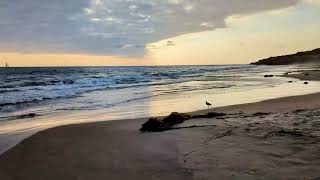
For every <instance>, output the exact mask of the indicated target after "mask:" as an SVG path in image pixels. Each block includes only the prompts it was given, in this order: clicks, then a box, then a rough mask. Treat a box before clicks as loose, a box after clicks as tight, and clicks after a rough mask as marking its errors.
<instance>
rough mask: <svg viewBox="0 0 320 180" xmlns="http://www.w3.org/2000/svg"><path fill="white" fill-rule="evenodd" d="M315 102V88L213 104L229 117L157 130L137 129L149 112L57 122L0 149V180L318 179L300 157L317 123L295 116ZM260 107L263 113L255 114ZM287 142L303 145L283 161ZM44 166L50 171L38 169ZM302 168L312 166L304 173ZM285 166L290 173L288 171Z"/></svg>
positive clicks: (315, 134) (318, 104)
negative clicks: (121, 117) (141, 115)
mask: <svg viewBox="0 0 320 180" xmlns="http://www.w3.org/2000/svg"><path fill="white" fill-rule="evenodd" d="M314 80H319V79H314ZM319 100H320V93H315V94H308V95H302V96H291V97H283V98H276V99H270V100H265V101H261V102H257V103H248V104H241V105H232V106H226V107H219V108H214V109H210V111H215V112H225V113H227V114H228V115H227V117H223V118H219V119H218V118H217V119H200V120H190V121H187V122H185V123H183V124H181V125H179V127H191V126H194V125H201V126H202V127H201V128H187V129H179V130H170V131H165V132H160V133H140V132H139V131H138V129H139V128H140V126H141V124H142V123H143V122H144V121H146V119H147V118H139V119H132V120H121V121H120V120H113V121H106V122H89V123H81V124H72V125H64V126H59V127H54V128H50V129H47V130H44V131H40V132H38V133H36V134H34V135H32V136H31V137H28V138H27V139H24V140H23V141H22V142H20V143H19V144H18V145H16V146H15V147H13V148H11V149H10V150H8V151H6V152H5V153H3V154H2V155H0V179H6V178H12V179H19V178H21V177H24V178H25V179H44V177H47V178H49V177H50V178H53V177H55V178H54V179H56V178H59V179H75V177H81V178H84V179H103V178H107V177H108V178H109V179H127V178H129V177H131V178H136V179H152V178H155V179H208V178H209V177H214V178H217V179H219V178H225V179H239V178H240V179H250V178H254V177H265V178H266V179H268V178H269V179H270V178H273V179H274V178H276V179H286V178H288V179H290V178H289V177H291V178H292V177H296V178H297V179H298V177H308V178H317V177H320V174H317V173H315V172H317V170H320V169H319V168H320V166H316V165H319V164H320V162H319V161H318V160H317V159H319V158H318V157H316V155H313V156H312V157H313V160H303V159H304V158H306V156H307V155H308V154H310V153H317V150H315V147H318V146H319V143H314V141H317V140H318V138H319V137H320V133H318V132H317V131H316V130H314V129H312V127H314V126H315V125H317V121H316V119H314V120H312V123H313V124H311V125H310V124H308V125H306V124H303V123H305V122H300V119H299V118H298V119H297V120H296V117H300V116H301V119H305V118H307V117H308V115H310V113H312V114H313V115H316V116H317V115H318V114H320V113H319V112H318V110H317V109H318V108H320V101H319ZM206 112H208V110H201V111H195V112H191V113H190V114H203V113H206ZM258 112H262V113H266V114H264V115H253V114H254V113H258ZM234 113H237V114H234ZM287 119H289V120H292V121H294V123H297V124H296V125H293V124H292V122H291V121H289V120H287ZM313 121H314V122H313ZM299 123H300V124H299ZM300 126H303V128H305V129H308V130H309V131H310V132H311V133H310V134H308V132H307V131H306V130H305V129H303V128H302V127H301V128H300ZM288 127H290V128H288ZM311 130H312V131H311ZM279 133H280V135H279ZM312 133H313V134H312ZM269 135H270V136H269ZM261 136H262V137H263V138H262V139H261ZM261 140H262V142H261ZM300 140H301V141H302V140H303V141H305V142H309V141H310V148H308V147H302V145H305V144H303V143H302V142H300ZM291 143H292V144H296V145H297V143H300V144H302V145H301V146H299V149H300V150H301V151H300V152H299V153H300V155H301V154H302V155H301V156H298V157H290V158H289V159H287V156H286V154H288V153H290V152H291V151H295V150H294V149H292V148H293V147H292V144H291ZM298 145H299V144H298ZM298 145H297V146H298ZM308 145H309V144H308ZM318 154H319V153H318ZM240 155H241V156H240ZM274 158H276V159H274ZM247 159H248V160H250V159H251V160H252V162H247ZM274 161H275V162H277V163H280V166H277V163H274ZM261 163H262V164H261ZM281 163H282V165H281ZM44 164H47V165H46V166H48V167H49V166H50V169H48V168H43V166H44ZM283 164H285V165H286V166H288V167H287V168H286V167H284V166H283ZM271 167H272V168H273V169H268V168H271ZM306 167H308V168H310V169H311V170H312V171H311V170H308V171H306ZM318 167H319V168H318ZM291 169H294V170H295V171H296V172H291V171H290V170H291ZM302 170H304V171H306V172H305V173H303V171H302ZM289 171H290V173H291V174H288V177H286V176H285V174H286V173H288V172H289ZM14 172H19V173H18V174H17V173H14ZM20 172H21V173H20ZM72 172H75V173H72ZM106 172H108V173H106ZM213 172H215V173H213ZM271 172H272V173H274V174H270V173H271ZM318 172H319V171H318ZM39 173H40V174H39ZM299 174H300V175H299ZM26 177H29V178H26ZM280 177H282V178H280ZM293 179H294V178H293Z"/></svg>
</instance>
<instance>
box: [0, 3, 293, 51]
mask: <svg viewBox="0 0 320 180" xmlns="http://www.w3.org/2000/svg"><path fill="white" fill-rule="evenodd" d="M297 2H298V0H268V1H266V0H241V1H240V0H153V1H151V0H91V1H88V0H87V1H85V0H67V1H62V0H2V1H1V2H0V48H1V50H2V51H18V52H31V53H32V52H46V53H48V52H49V53H87V54H106V55H124V56H131V55H143V54H144V51H145V47H146V44H148V43H152V42H155V41H158V40H161V39H165V38H170V37H173V36H176V35H181V34H185V33H192V32H199V31H205V30H213V29H216V28H224V27H225V26H226V25H225V19H226V18H227V17H229V16H231V15H243V14H252V13H257V12H261V11H267V10H273V9H281V8H286V7H289V6H292V5H295V4H296V3H297Z"/></svg>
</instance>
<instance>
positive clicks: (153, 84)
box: [0, 65, 320, 150]
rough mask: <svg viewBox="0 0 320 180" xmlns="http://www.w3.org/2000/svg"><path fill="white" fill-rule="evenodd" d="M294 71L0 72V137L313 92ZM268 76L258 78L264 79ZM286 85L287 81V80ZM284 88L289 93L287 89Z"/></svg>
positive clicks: (218, 68) (217, 68) (256, 68)
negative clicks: (287, 75)
mask: <svg viewBox="0 0 320 180" xmlns="http://www.w3.org/2000/svg"><path fill="white" fill-rule="evenodd" d="M297 69H299V67H296V66H273V67H270V66H254V65H220V66H161V67H61V68H60V67H59V68H53V67H52V68H0V150H1V137H4V136H7V135H12V134H17V133H18V134H21V133H27V134H28V132H35V131H38V130H41V129H45V128H49V127H53V126H57V125H63V124H71V123H80V122H92V121H103V120H118V119H130V118H141V117H150V116H162V115H167V114H169V113H170V112H172V111H178V112H190V111H195V110H201V109H206V108H207V106H206V104H205V101H209V102H210V103H212V107H220V106H226V105H233V104H242V103H250V102H257V101H261V100H265V99H271V98H277V97H283V96H291V95H301V94H308V93H313V92H318V87H319V85H320V84H319V83H318V82H313V83H310V84H309V85H308V86H306V85H304V84H303V83H302V82H300V81H299V80H295V79H290V78H285V77H281V76H277V75H281V74H283V73H284V72H288V71H294V70H297ZM266 74H272V75H275V76H274V77H272V78H265V77H264V75H266ZM289 80H293V81H294V82H293V83H288V81H289ZM288 90H290V91H288Z"/></svg>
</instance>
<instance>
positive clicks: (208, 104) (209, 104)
mask: <svg viewBox="0 0 320 180" xmlns="http://www.w3.org/2000/svg"><path fill="white" fill-rule="evenodd" d="M206 105H207V106H208V109H209V108H210V106H211V105H212V104H211V103H209V102H208V101H206Z"/></svg>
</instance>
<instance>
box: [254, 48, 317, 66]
mask: <svg viewBox="0 0 320 180" xmlns="http://www.w3.org/2000/svg"><path fill="white" fill-rule="evenodd" d="M307 63H319V64H320V48H318V49H314V50H312V51H305V52H298V53H296V54H290V55H284V56H277V57H270V58H267V59H262V60H259V61H258V62H253V63H251V64H254V65H290V64H307Z"/></svg>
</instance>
